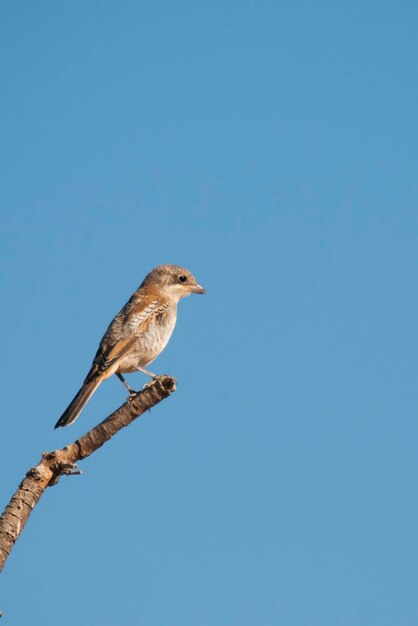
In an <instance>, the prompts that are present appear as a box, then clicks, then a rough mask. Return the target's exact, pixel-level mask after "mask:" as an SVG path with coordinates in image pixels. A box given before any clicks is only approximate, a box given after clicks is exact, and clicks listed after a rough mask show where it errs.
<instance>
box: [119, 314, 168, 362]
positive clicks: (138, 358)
mask: <svg viewBox="0 0 418 626" xmlns="http://www.w3.org/2000/svg"><path fill="white" fill-rule="evenodd" d="M176 313H177V312H176V309H174V310H172V309H171V310H170V309H169V310H167V311H161V312H157V313H156V314H155V316H153V317H152V319H150V321H149V323H148V324H144V325H143V328H142V329H139V332H138V339H137V342H136V344H135V346H134V348H133V350H132V352H131V353H130V354H127V355H126V357H124V358H123V359H122V361H121V363H120V366H119V369H118V371H119V372H121V373H123V372H133V371H135V369H136V368H137V367H138V366H139V367H146V366H147V365H149V364H150V363H151V362H152V361H153V360H154V359H156V358H157V356H158V355H159V354H160V353H161V352H162V351H163V350H164V348H165V347H166V345H167V343H168V341H169V339H170V337H171V335H172V333H173V330H174V327H175V325H176V319H177V314H176Z"/></svg>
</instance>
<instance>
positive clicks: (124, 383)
mask: <svg viewBox="0 0 418 626" xmlns="http://www.w3.org/2000/svg"><path fill="white" fill-rule="evenodd" d="M115 373H116V376H117V377H118V378H119V380H120V382H121V383H122V385H125V387H126V389H127V390H128V391H129V393H130V394H131V396H132V395H133V394H135V393H136V391H135V389H132V387H130V386H129V385H128V383H127V382H126V380H125V379H124V377H123V376H122V374H119V372H115Z"/></svg>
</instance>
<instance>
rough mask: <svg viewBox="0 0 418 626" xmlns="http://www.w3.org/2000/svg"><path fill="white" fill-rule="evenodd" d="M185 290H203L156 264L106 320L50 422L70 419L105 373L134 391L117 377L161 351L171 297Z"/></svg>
mask: <svg viewBox="0 0 418 626" xmlns="http://www.w3.org/2000/svg"><path fill="white" fill-rule="evenodd" d="M191 293H205V290H204V289H203V287H201V286H200V285H199V283H198V282H197V281H196V279H195V278H194V276H193V275H192V274H191V273H190V272H189V271H188V270H186V269H185V268H184V267H180V266H179V265H159V266H158V267H156V268H155V269H153V270H151V272H150V273H149V274H148V275H147V276H146V277H145V279H144V281H143V283H142V284H141V286H140V287H139V289H138V290H137V291H135V293H134V294H133V296H132V297H131V299H130V300H129V301H128V302H127V303H126V304H125V306H124V307H123V309H122V310H121V311H120V313H118V314H117V315H116V317H115V318H114V320H113V321H112V322H111V323H110V325H109V327H108V329H107V331H106V332H105V334H104V336H103V339H102V341H101V343H100V346H99V349H98V350H97V353H96V356H95V357H94V360H93V365H92V366H91V369H90V371H89V373H88V374H87V376H86V378H85V381H84V383H83V385H82V387H81V389H80V391H79V392H78V393H77V395H76V396H75V398H74V400H73V401H72V402H71V404H70V405H69V407H68V408H67V409H66V410H65V411H64V413H63V414H62V415H61V417H60V418H59V420H58V422H57V423H56V424H55V428H59V427H60V426H68V425H69V424H72V423H73V422H74V421H75V420H76V419H77V417H78V416H79V415H80V412H81V410H82V409H83V407H84V405H85V404H86V402H87V401H88V400H89V398H91V396H92V395H93V393H94V392H95V391H96V389H97V387H98V386H99V385H100V383H101V382H103V381H104V380H105V379H106V378H109V376H111V375H112V374H116V376H117V377H118V378H119V380H121V381H122V383H123V384H124V385H125V387H126V388H127V389H128V391H129V392H130V393H135V392H134V391H133V390H132V389H131V388H130V387H129V385H128V383H127V382H126V381H125V379H124V378H123V376H122V374H125V373H126V372H143V373H144V374H147V375H148V376H151V377H152V378H158V376H157V375H156V374H152V373H151V372H149V371H148V370H146V369H145V368H146V367H147V366H148V365H149V364H150V363H151V362H152V361H153V360H154V359H155V358H157V356H158V355H159V354H160V352H162V351H163V350H164V348H165V346H166V345H167V343H168V340H169V339H170V337H171V334H172V332H173V330H174V326H175V324H176V319H177V303H178V301H179V300H180V299H181V298H184V297H185V296H189V295H190V294H191Z"/></svg>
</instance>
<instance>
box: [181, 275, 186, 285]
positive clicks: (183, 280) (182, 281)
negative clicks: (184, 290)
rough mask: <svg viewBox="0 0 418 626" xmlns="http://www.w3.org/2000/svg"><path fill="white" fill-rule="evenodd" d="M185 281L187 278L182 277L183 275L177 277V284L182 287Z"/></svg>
mask: <svg viewBox="0 0 418 626" xmlns="http://www.w3.org/2000/svg"><path fill="white" fill-rule="evenodd" d="M186 281H187V276H184V274H180V276H179V283H181V284H182V285H184V283H185V282H186Z"/></svg>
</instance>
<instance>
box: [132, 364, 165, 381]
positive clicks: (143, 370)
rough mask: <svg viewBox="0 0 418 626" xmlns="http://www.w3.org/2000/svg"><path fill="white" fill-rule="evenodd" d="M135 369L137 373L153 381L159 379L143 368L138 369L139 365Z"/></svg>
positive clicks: (156, 375)
mask: <svg viewBox="0 0 418 626" xmlns="http://www.w3.org/2000/svg"><path fill="white" fill-rule="evenodd" d="M135 369H136V370H137V371H138V372H142V373H143V374H146V375H147V376H149V377H150V378H153V379H154V380H157V378H159V376H158V374H153V373H152V372H149V371H148V370H146V369H144V368H143V367H139V365H137V366H136V368H135Z"/></svg>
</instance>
